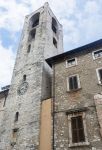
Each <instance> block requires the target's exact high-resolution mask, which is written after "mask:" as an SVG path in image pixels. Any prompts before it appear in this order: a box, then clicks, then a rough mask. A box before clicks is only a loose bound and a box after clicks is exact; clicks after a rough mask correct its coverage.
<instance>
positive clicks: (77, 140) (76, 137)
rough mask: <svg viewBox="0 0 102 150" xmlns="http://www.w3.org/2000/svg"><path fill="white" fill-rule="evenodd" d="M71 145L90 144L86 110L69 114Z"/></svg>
mask: <svg viewBox="0 0 102 150" xmlns="http://www.w3.org/2000/svg"><path fill="white" fill-rule="evenodd" d="M68 126H69V147H73V146H82V145H89V142H88V136H87V130H86V118H85V112H75V113H74V112H73V113H72V114H68Z"/></svg>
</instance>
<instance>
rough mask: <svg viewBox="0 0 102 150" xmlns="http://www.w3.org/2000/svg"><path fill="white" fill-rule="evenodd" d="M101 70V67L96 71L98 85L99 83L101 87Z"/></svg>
mask: <svg viewBox="0 0 102 150" xmlns="http://www.w3.org/2000/svg"><path fill="white" fill-rule="evenodd" d="M101 69H102V67H101V68H97V69H96V74H97V79H98V83H99V84H100V85H102V83H101V81H100V75H99V70H101Z"/></svg>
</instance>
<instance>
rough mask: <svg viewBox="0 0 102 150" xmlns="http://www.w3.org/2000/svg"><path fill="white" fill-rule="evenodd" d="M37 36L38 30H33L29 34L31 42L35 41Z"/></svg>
mask: <svg viewBox="0 0 102 150" xmlns="http://www.w3.org/2000/svg"><path fill="white" fill-rule="evenodd" d="M35 35H36V29H33V30H31V31H30V33H29V39H28V40H29V41H32V40H33V39H35Z"/></svg>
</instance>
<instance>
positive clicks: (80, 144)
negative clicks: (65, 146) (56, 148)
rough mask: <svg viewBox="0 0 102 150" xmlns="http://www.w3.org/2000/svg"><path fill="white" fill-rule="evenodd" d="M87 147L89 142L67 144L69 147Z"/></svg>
mask: <svg viewBox="0 0 102 150" xmlns="http://www.w3.org/2000/svg"><path fill="white" fill-rule="evenodd" d="M88 145H90V143H89V142H80V143H71V144H69V147H77V146H88Z"/></svg>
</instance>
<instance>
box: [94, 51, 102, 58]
mask: <svg viewBox="0 0 102 150" xmlns="http://www.w3.org/2000/svg"><path fill="white" fill-rule="evenodd" d="M100 50H102V49H98V50H96V51H93V52H92V57H93V60H95V59H98V58H102V56H100V57H97V58H95V55H94V53H95V52H98V51H100Z"/></svg>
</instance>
